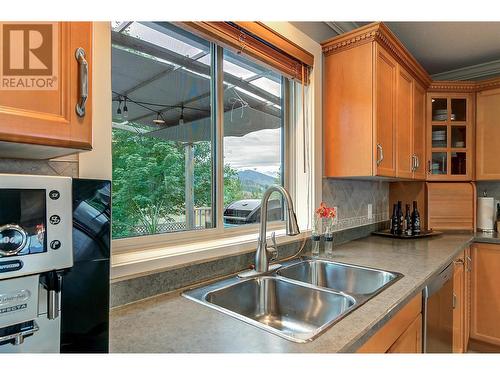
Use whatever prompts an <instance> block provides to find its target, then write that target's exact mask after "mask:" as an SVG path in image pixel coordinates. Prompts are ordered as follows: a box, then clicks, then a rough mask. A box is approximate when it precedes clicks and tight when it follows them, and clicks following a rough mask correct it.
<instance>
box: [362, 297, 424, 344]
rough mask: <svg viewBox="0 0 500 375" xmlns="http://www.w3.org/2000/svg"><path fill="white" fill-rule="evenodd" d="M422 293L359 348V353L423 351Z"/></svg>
mask: <svg viewBox="0 0 500 375" xmlns="http://www.w3.org/2000/svg"><path fill="white" fill-rule="evenodd" d="M421 352H422V295H421V294H420V293H419V294H417V295H416V296H415V297H414V298H413V299H412V300H411V301H410V302H408V304H406V306H404V307H403V308H402V309H401V310H400V311H399V312H398V313H397V314H396V315H394V317H393V318H392V319H391V320H389V321H388V322H387V323H386V324H385V325H384V326H383V327H382V328H380V330H379V331H378V332H377V333H375V334H374V335H373V336H372V337H371V338H370V339H369V340H368V341H367V342H365V343H364V344H363V346H361V348H359V349H358V353H421Z"/></svg>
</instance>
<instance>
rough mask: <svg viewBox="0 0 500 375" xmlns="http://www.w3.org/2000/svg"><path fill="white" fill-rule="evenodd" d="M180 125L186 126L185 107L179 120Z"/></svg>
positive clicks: (182, 108)
mask: <svg viewBox="0 0 500 375" xmlns="http://www.w3.org/2000/svg"><path fill="white" fill-rule="evenodd" d="M179 125H184V107H181V117H180V118H179Z"/></svg>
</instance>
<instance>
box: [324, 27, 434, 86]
mask: <svg viewBox="0 0 500 375" xmlns="http://www.w3.org/2000/svg"><path fill="white" fill-rule="evenodd" d="M370 42H377V43H378V44H380V45H381V46H382V47H384V48H385V49H386V50H387V51H388V52H390V53H391V55H392V56H393V57H394V58H395V59H396V60H398V62H399V63H400V64H401V65H403V67H404V68H405V69H406V70H408V71H409V72H410V73H411V74H412V75H413V76H414V77H415V78H416V79H418V80H419V81H420V83H421V84H422V85H423V86H424V87H428V86H429V84H430V83H431V81H432V79H431V77H430V75H429V74H428V73H427V72H426V71H425V69H424V68H423V67H422V66H421V65H420V64H419V63H418V61H417V60H416V59H415V58H414V57H413V56H412V55H411V53H410V52H409V51H408V50H407V49H406V47H405V46H403V44H402V43H401V42H400V41H399V40H398V38H397V37H396V36H395V35H394V34H393V33H392V31H391V30H389V28H388V27H387V26H386V25H385V24H384V23H383V22H375V23H371V24H369V25H366V26H364V27H360V28H358V29H355V30H353V31H351V32H349V33H345V34H342V35H339V36H337V37H334V38H332V39H329V40H327V41H326V42H323V43H322V44H321V46H322V49H323V53H324V54H325V55H329V54H332V53H338V52H341V51H343V50H346V49H349V48H353V47H356V46H358V45H361V44H364V43H370Z"/></svg>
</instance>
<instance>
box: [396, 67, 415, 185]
mask: <svg viewBox="0 0 500 375" xmlns="http://www.w3.org/2000/svg"><path fill="white" fill-rule="evenodd" d="M397 72H398V74H397V89H396V92H397V106H396V113H397V115H396V119H397V121H396V145H397V147H396V176H397V177H403V178H412V177H413V165H414V163H413V161H414V158H413V157H412V155H413V85H414V82H413V78H412V77H411V75H410V74H408V73H407V72H406V71H405V70H404V69H403V68H402V67H401V66H399V65H398V69H397Z"/></svg>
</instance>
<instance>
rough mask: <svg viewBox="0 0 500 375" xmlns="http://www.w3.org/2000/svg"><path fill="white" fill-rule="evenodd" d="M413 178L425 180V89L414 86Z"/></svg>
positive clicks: (417, 84) (416, 83) (420, 86)
mask: <svg viewBox="0 0 500 375" xmlns="http://www.w3.org/2000/svg"><path fill="white" fill-rule="evenodd" d="M413 89H414V90H413V163H414V168H413V178H415V179H417V180H425V98H426V93H425V89H424V88H423V87H422V85H420V84H419V83H418V82H415V84H414V86H413Z"/></svg>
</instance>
